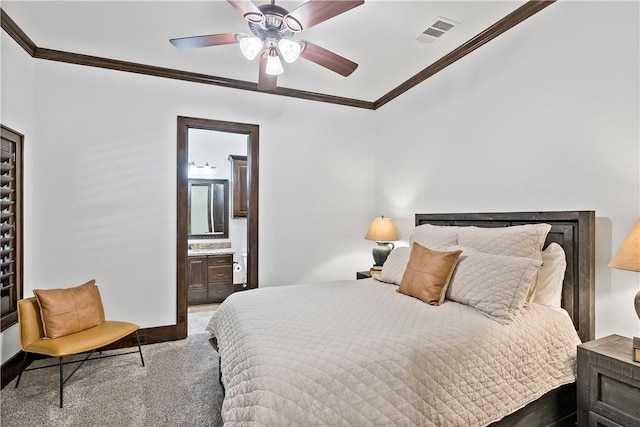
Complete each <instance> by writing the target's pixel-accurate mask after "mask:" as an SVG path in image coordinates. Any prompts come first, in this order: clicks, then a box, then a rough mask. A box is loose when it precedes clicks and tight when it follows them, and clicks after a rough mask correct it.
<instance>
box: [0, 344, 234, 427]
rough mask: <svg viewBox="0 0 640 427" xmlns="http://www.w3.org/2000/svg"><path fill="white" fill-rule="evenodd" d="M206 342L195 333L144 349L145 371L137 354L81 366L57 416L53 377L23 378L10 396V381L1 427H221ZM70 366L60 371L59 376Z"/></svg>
mask: <svg viewBox="0 0 640 427" xmlns="http://www.w3.org/2000/svg"><path fill="white" fill-rule="evenodd" d="M208 339H209V335H208V334H202V333H201V334H197V335H190V336H189V337H187V339H186V340H182V341H172V342H166V343H160V344H151V345H146V346H143V347H142V353H143V355H144V360H145V364H146V367H142V365H141V363H140V355H139V354H137V353H134V354H129V355H126V356H119V357H110V358H106V359H100V360H95V361H88V362H86V363H85V364H84V365H83V366H82V368H80V369H79V370H78V371H77V372H76V373H75V374H74V375H73V376H72V377H71V379H70V380H69V381H68V382H67V383H66V384H65V387H64V408H62V409H61V408H59V407H58V404H59V398H58V369H57V368H48V369H40V370H37V371H31V372H26V373H24V374H23V375H22V379H21V380H20V386H19V387H18V388H17V389H16V388H14V387H15V382H16V380H15V379H14V380H13V381H12V382H11V383H10V384H8V385H7V386H6V387H5V388H4V389H2V391H1V392H0V398H1V399H2V402H1V407H2V412H1V417H0V424H1V425H2V426H3V427H11V426H21V427H23V426H83V427H86V426H96V427H98V426H105V427H106V426H109V427H136V426H145V427H151V426H154V427H155V426H167V427H168V426H221V425H222V419H221V417H220V410H221V407H222V400H223V391H222V386H221V385H220V384H219V382H218V356H217V354H216V352H215V351H214V350H213V348H212V347H211V345H210V344H209V340H208ZM123 351H126V350H123ZM105 354H107V353H105ZM65 360H66V359H65ZM52 362H54V363H55V359H44V360H39V361H36V362H34V363H33V364H32V365H31V366H39V365H41V366H44V365H46V364H51V363H52ZM74 366H75V365H65V372H66V373H67V374H66V375H68V373H71V372H72V370H73V367H74Z"/></svg>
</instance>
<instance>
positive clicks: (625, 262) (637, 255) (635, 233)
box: [609, 220, 640, 362]
mask: <svg viewBox="0 0 640 427" xmlns="http://www.w3.org/2000/svg"><path fill="white" fill-rule="evenodd" d="M609 267H611V268H617V269H619V270H628V271H640V220H638V222H637V223H636V225H635V227H633V230H631V233H629V235H628V236H627V238H626V239H625V240H624V242H622V246H620V249H618V252H617V253H616V255H615V256H614V257H613V259H612V260H611V262H610V263H609ZM635 307H636V313H637V314H638V318H639V319H640V292H638V293H637V294H636V297H635ZM633 360H634V361H636V362H640V338H638V337H635V338H633Z"/></svg>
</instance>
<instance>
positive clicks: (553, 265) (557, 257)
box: [533, 242, 567, 308]
mask: <svg viewBox="0 0 640 427" xmlns="http://www.w3.org/2000/svg"><path fill="white" fill-rule="evenodd" d="M566 269H567V258H566V255H565V253H564V249H562V246H560V245H559V244H557V243H555V242H554V243H551V244H550V245H549V246H547V248H546V249H545V250H544V251H542V267H540V270H539V271H538V281H537V284H536V285H535V294H534V297H533V302H535V303H537V304H542V305H548V306H551V307H557V308H560V307H561V301H562V283H563V281H564V272H565V270H566Z"/></svg>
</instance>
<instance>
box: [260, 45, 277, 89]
mask: <svg viewBox="0 0 640 427" xmlns="http://www.w3.org/2000/svg"><path fill="white" fill-rule="evenodd" d="M267 58H268V56H267V55H266V54H263V55H261V56H260V74H259V75H258V90H273V89H275V88H276V86H277V84H278V76H272V75H271V74H267Z"/></svg>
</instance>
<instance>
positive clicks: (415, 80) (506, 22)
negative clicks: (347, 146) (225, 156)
mask: <svg viewBox="0 0 640 427" xmlns="http://www.w3.org/2000/svg"><path fill="white" fill-rule="evenodd" d="M555 1H556V0H530V1H528V2H527V3H525V4H523V5H522V6H520V7H519V8H518V9H516V10H514V11H513V12H511V13H510V14H509V15H507V16H505V17H504V18H502V19H501V20H499V21H498V22H496V23H495V24H493V25H492V26H491V27H489V28H487V29H486V30H484V31H483V32H481V33H480V34H478V35H477V36H475V37H474V38H472V39H470V40H469V41H467V42H465V43H464V44H462V45H461V46H459V47H457V48H456V49H454V50H452V51H451V52H449V53H448V54H446V55H445V56H443V57H442V58H440V59H439V60H437V61H436V62H434V63H433V64H431V65H429V66H428V67H427V68H425V69H424V70H422V71H420V72H419V73H417V74H416V75H414V76H413V77H411V78H409V79H408V80H406V81H405V82H403V83H401V84H400V85H398V86H397V87H395V88H394V89H392V90H391V91H389V92H387V93H386V94H385V95H383V96H381V97H380V98H378V99H377V100H376V101H373V102H371V101H364V100H360V99H354V98H345V97H340V96H335V95H328V94H324V93H318V92H309V91H304V90H298V89H290V88H286V87H277V88H276V89H274V90H268V91H263V90H258V84H257V83H253V82H248V81H245V80H236V79H230V78H226V77H219V76H213V75H209V74H200V73H194V72H190V71H183V70H176V69H172V68H164V67H156V66H153V65H146V64H139V63H135V62H128V61H120V60H116V59H109V58H102V57H97V56H90V55H84V54H79V53H72V52H64V51H59V50H53V49H47V48H42V47H38V46H37V45H36V44H35V43H34V42H33V41H32V40H31V39H30V38H29V37H28V36H27V35H26V34H25V33H24V31H22V29H20V27H18V25H17V24H16V23H15V22H14V21H13V20H12V19H11V18H10V17H9V15H7V14H6V13H5V12H4V11H3V10H2V9H1V8H0V17H1V23H2V29H3V30H4V31H5V32H6V33H7V34H8V35H9V36H11V37H12V38H13V39H14V40H15V41H16V43H18V45H19V46H20V47H22V48H23V49H24V50H25V51H26V52H27V53H28V54H29V55H31V56H32V57H33V58H36V59H43V60H47V61H57V62H65V63H68V64H76V65H83V66H88V67H97V68H105V69H109V70H116V71H123V72H129V73H136V74H144V75H148V76H154V77H161V78H167V79H174V80H183V81H188V82H193V83H202V84H208V85H214V86H222V87H227V88H231V89H239V90H247V91H252V92H259V93H268V94H272V95H279V96H286V97H290V98H298V99H304V100H308V101H318V102H325V103H329V104H337V105H343V106H347V107H355V108H363V109H367V110H377V109H378V108H380V107H382V106H383V105H385V104H387V103H388V102H390V101H392V100H393V99H395V98H397V97H398V96H400V95H402V94H403V93H405V92H407V91H408V90H410V89H412V88H413V87H415V86H417V85H419V84H420V83H422V82H424V81H425V80H427V79H428V78H429V77H431V76H433V75H434V74H436V73H438V72H439V71H442V70H443V69H445V68H446V67H448V66H449V65H451V64H453V63H454V62H456V61H458V60H459V59H461V58H463V57H465V56H466V55H468V54H469V53H471V52H473V51H474V50H476V49H478V48H479V47H481V46H483V45H484V44H486V43H488V42H489V41H491V40H493V39H494V38H496V37H498V36H499V35H500V34H503V33H504V32H506V31H507V30H509V29H511V28H513V27H514V26H516V25H518V24H519V23H521V22H522V21H524V20H526V19H528V18H529V17H531V16H533V15H535V14H536V13H538V12H539V11H541V10H542V9H544V8H546V7H547V6H550V5H551V4H553V3H554V2H555Z"/></svg>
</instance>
